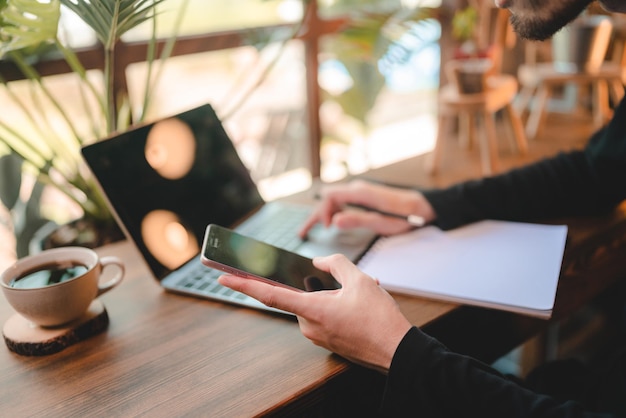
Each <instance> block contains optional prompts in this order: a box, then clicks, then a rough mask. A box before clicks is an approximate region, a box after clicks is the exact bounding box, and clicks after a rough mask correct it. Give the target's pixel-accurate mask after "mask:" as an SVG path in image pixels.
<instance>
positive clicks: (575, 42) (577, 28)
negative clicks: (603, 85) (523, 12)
mask: <svg viewBox="0 0 626 418" xmlns="http://www.w3.org/2000/svg"><path fill="white" fill-rule="evenodd" d="M612 32H613V24H612V23H611V19H610V18H609V17H607V16H603V15H592V16H585V17H583V18H579V19H577V20H575V21H574V22H572V23H570V24H569V25H568V26H567V27H565V28H563V29H562V30H561V31H559V32H558V33H556V34H555V35H554V36H553V37H552V60H553V62H554V64H555V65H556V66H557V68H558V67H559V66H560V67H562V68H563V69H564V70H570V71H586V72H594V71H597V70H599V69H600V66H601V65H602V63H603V62H604V60H605V58H606V56H607V51H608V48H609V44H610V42H611V34H612Z"/></svg>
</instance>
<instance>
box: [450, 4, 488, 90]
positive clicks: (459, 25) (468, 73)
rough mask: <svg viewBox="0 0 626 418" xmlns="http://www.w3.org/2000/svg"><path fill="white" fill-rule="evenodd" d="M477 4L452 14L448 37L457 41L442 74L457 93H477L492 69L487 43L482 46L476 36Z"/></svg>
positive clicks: (478, 16)
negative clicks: (452, 56) (450, 32)
mask: <svg viewBox="0 0 626 418" xmlns="http://www.w3.org/2000/svg"><path fill="white" fill-rule="evenodd" d="M479 11H480V8H479V3H477V2H472V3H470V4H469V5H468V6H466V7H465V8H463V9H460V10H457V11H456V12H455V13H454V16H453V17H452V36H453V37H454V38H455V39H456V40H457V41H459V43H460V44H459V46H458V48H457V49H456V50H455V53H454V59H453V60H452V61H450V62H448V63H447V64H446V68H445V71H446V75H447V77H448V78H449V79H450V80H451V81H452V83H454V84H455V85H456V86H457V88H458V90H459V92H461V93H465V94H471V93H480V92H481V91H483V90H484V87H485V78H486V76H487V75H488V74H489V72H490V71H491V70H492V68H493V61H492V59H491V53H490V46H487V47H483V45H482V42H481V39H480V36H479V25H480V18H481V17H480V14H479Z"/></svg>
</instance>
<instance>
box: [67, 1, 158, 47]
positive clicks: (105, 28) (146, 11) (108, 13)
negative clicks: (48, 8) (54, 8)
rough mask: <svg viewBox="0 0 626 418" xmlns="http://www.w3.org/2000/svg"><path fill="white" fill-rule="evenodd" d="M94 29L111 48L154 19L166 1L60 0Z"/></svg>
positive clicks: (100, 39)
mask: <svg viewBox="0 0 626 418" xmlns="http://www.w3.org/2000/svg"><path fill="white" fill-rule="evenodd" d="M60 1H61V3H62V4H63V5H64V6H66V7H67V8H69V9H70V10H72V11H73V12H74V13H76V14H77V15H78V16H79V17H80V18H81V19H82V20H83V21H84V22H85V23H86V24H87V25H89V27H91V28H92V29H93V30H94V31H95V32H96V36H97V37H98V40H99V41H100V42H102V44H103V45H105V47H106V48H107V49H112V48H113V46H114V45H115V43H116V42H117V41H119V40H120V38H121V37H122V35H124V34H125V33H126V32H128V31H129V30H131V29H133V28H135V27H137V26H138V25H140V24H141V23H143V22H145V21H147V20H149V19H151V18H152V16H153V13H155V11H156V7H157V6H158V5H159V4H161V3H162V2H164V1H165V0H97V1H93V0H60Z"/></svg>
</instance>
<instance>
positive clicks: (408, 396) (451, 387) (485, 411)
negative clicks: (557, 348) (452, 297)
mask: <svg viewBox="0 0 626 418" xmlns="http://www.w3.org/2000/svg"><path fill="white" fill-rule="evenodd" d="M382 412H383V415H384V416H389V417H405V416H406V417H408V416H412V417H417V416H419V417H451V418H452V417H455V418H456V417H481V418H489V417H494V418H496V417H497V418H501V417H507V418H515V417H562V418H566V417H567V418H574V417H585V418H591V417H609V416H611V415H606V414H600V413H592V412H589V411H587V412H585V411H583V410H582V408H581V406H580V405H579V404H577V403H575V402H563V403H560V402H557V401H556V400H554V399H553V398H550V397H548V396H544V395H540V394H536V393H534V392H531V391H529V390H527V389H525V388H522V387H521V386H519V385H518V384H517V383H515V382H513V381H511V380H509V379H507V378H506V377H504V376H502V375H501V374H499V373H498V372H497V371H495V370H494V369H492V368H490V367H488V366H487V365H485V364H482V363H480V362H479V361H477V360H475V359H472V358H470V357H467V356H463V355H460V354H456V353H453V352H451V351H449V350H448V349H446V347H444V346H443V345H442V344H441V343H439V342H438V341H437V340H435V339H434V338H432V337H429V336H428V335H426V334H424V333H423V332H422V331H420V330H419V329H418V328H415V327H413V328H411V329H410V330H409V332H407V334H406V335H405V336H404V338H403V340H402V342H401V343H400V345H399V346H398V348H397V350H396V353H395V355H394V357H393V360H392V363H391V368H390V370H389V375H388V377H387V386H386V389H385V395H384V399H383V405H382Z"/></svg>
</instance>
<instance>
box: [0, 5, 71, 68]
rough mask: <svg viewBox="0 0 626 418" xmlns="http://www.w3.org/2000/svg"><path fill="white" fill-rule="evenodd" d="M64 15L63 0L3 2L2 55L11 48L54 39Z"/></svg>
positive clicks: (0, 15)
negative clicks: (60, 0)
mask: <svg viewBox="0 0 626 418" xmlns="http://www.w3.org/2000/svg"><path fill="white" fill-rule="evenodd" d="M1 6H4V7H1ZM60 16H61V7H60V2H59V0H50V1H49V2H46V3H41V2H39V1H37V0H6V1H3V2H1V3H0V42H1V43H0V57H2V56H3V55H4V54H6V53H7V52H9V51H16V50H20V49H24V48H28V47H37V46H39V45H41V44H43V43H46V42H54V40H55V39H56V35H57V26H58V23H59V18H60Z"/></svg>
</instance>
